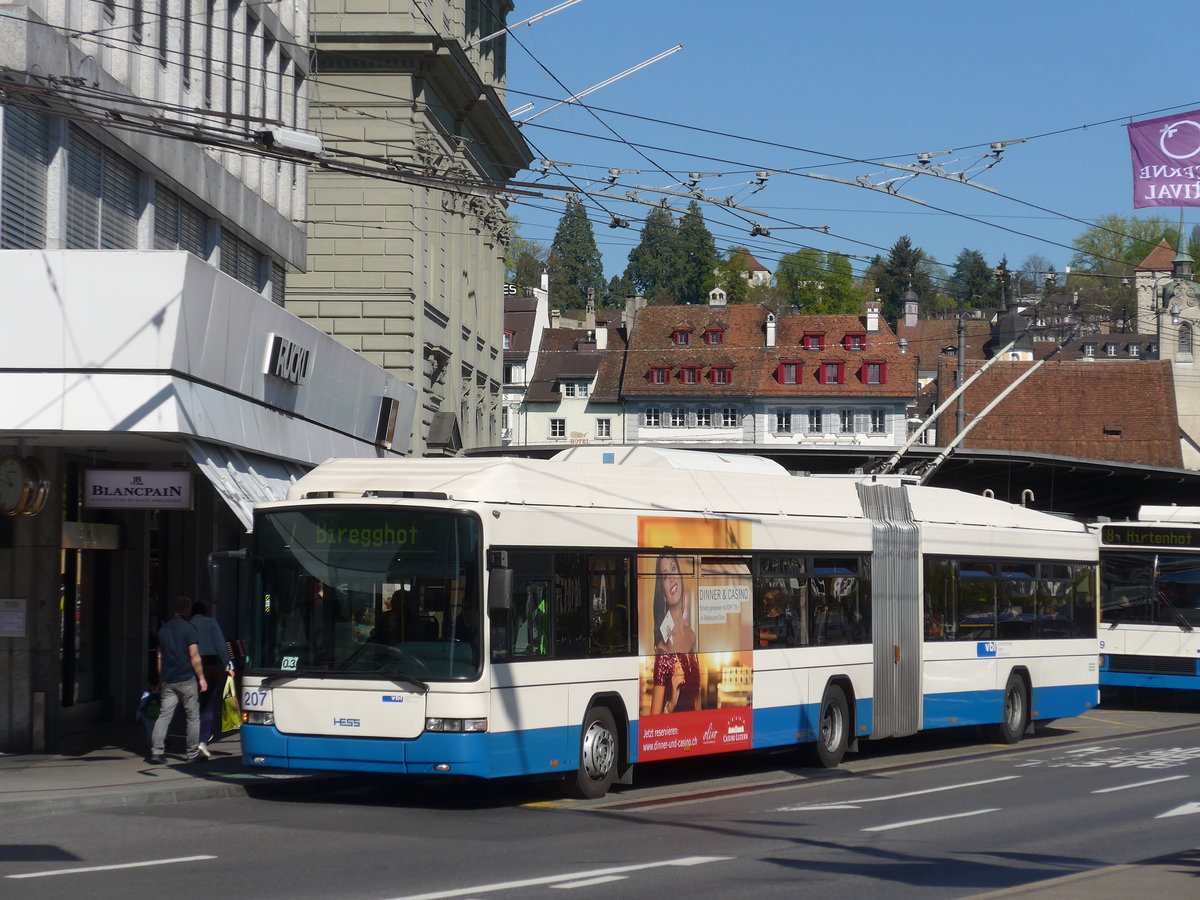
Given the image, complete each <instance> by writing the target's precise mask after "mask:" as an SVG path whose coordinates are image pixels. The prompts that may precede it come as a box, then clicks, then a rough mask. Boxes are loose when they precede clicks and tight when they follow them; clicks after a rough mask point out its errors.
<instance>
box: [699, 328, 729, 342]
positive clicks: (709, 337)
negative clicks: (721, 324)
mask: <svg viewBox="0 0 1200 900" xmlns="http://www.w3.org/2000/svg"><path fill="white" fill-rule="evenodd" d="M704 343H706V344H708V345H709V346H712V345H714V344H723V343H725V332H724V331H722V330H721V329H720V328H709V329H707V330H705V332H704Z"/></svg>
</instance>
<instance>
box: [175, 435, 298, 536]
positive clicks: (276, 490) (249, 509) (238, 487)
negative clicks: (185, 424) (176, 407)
mask: <svg viewBox="0 0 1200 900" xmlns="http://www.w3.org/2000/svg"><path fill="white" fill-rule="evenodd" d="M186 443H187V448H188V453H190V454H191V456H192V460H193V461H194V462H195V463H196V466H197V467H198V468H199V469H200V471H201V472H203V473H204V475H205V477H206V478H208V480H209V481H210V482H212V486H213V487H214V488H215V489H216V491H217V493H218V494H220V495H221V497H222V498H223V499H224V500H225V502H226V503H228V504H229V508H230V509H232V510H233V511H234V513H235V514H236V515H237V517H238V518H239V519H241V520H242V524H243V525H245V526H246V530H247V531H253V530H254V504H256V503H269V502H271V501H274V500H284V499H286V498H287V492H288V488H289V487H291V486H292V484H293V483H294V482H295V481H296V480H297V479H298V478H300V476H301V475H303V474H304V473H305V472H307V471H308V467H307V466H303V465H301V464H300V463H294V462H288V461H287V460H282V459H272V458H270V457H267V456H259V455H257V454H254V453H242V452H241V451H240V450H235V449H233V448H232V447H218V446H216V445H215V444H207V443H204V442H202V441H193V440H189V441H187V442H186Z"/></svg>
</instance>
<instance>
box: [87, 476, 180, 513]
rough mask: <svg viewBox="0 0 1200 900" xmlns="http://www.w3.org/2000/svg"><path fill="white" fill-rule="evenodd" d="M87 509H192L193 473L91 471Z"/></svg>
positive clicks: (88, 478)
mask: <svg viewBox="0 0 1200 900" xmlns="http://www.w3.org/2000/svg"><path fill="white" fill-rule="evenodd" d="M83 496H84V504H83V505H84V506H86V507H88V508H90V509H191V508H192V475H191V473H190V472H173V471H146V470H142V471H135V470H131V469H88V470H87V473H86V474H85V476H84V495H83Z"/></svg>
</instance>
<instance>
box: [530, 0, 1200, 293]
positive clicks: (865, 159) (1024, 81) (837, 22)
mask: <svg viewBox="0 0 1200 900" xmlns="http://www.w3.org/2000/svg"><path fill="white" fill-rule="evenodd" d="M556 2H558V0H535V2H526V0H518V2H517V4H516V10H515V11H514V12H513V13H512V15H511V16H510V17H509V20H510V22H512V23H515V22H519V21H520V20H522V19H524V18H527V17H529V16H531V15H534V14H536V13H538V12H541V11H543V10H546V9H549V8H550V7H552V6H554V5H555V4H556ZM1186 11H1187V6H1186V5H1181V4H1179V3H1177V2H1176V3H1165V2H1158V0H1143V2H1140V3H1138V4H1133V5H1131V4H1128V3H1120V4H1118V3H1116V2H1111V0H1090V2H1083V0H1042V2H1026V0H1009V2H1007V3H990V4H983V3H963V2H955V3H952V2H944V0H926V2H923V3H919V4H900V3H885V2H882V0H863V2H855V0H844V2H841V3H832V4H817V3H805V2H799V0H745V2H742V3H728V2H716V0H695V2H680V0H582V2H580V3H578V4H576V5H575V6H572V7H570V8H568V9H565V10H563V11H561V12H559V13H557V14H555V15H554V16H551V17H550V18H548V19H545V20H543V21H541V22H539V23H537V24H534V25H532V26H529V27H522V28H518V29H517V30H516V31H515V32H514V37H510V39H509V47H508V89H509V93H508V98H507V100H508V108H509V110H510V111H511V110H515V109H517V108H518V107H520V106H521V105H522V104H524V103H527V102H529V101H532V102H534V103H535V106H534V108H533V109H532V110H530V111H528V112H525V113H521V114H519V115H517V116H515V118H516V119H517V120H518V121H520V120H523V119H527V118H528V117H529V116H532V115H534V114H536V113H538V112H540V111H541V110H544V109H546V108H547V107H549V106H550V105H551V104H552V103H553V102H554V101H555V100H559V99H563V98H565V97H566V96H568V95H569V93H572V92H579V91H582V90H585V89H586V88H589V87H591V86H592V85H594V84H597V83H598V82H601V81H603V80H605V79H607V78H610V77H612V76H614V75H616V74H618V73H619V72H622V71H624V70H625V69H628V68H630V67H632V66H634V65H637V64H638V63H640V62H642V61H643V60H646V59H649V58H651V57H653V56H655V55H657V54H659V53H662V52H663V51H665V50H668V49H669V48H671V47H673V46H674V45H676V44H682V45H683V49H682V50H681V51H679V52H677V53H675V54H673V55H672V56H669V57H667V58H665V59H663V60H661V61H659V62H657V63H655V64H654V65H652V66H650V67H648V68H645V69H643V70H641V71H640V72H636V73H634V74H632V75H629V76H628V77H626V78H624V79H622V80H620V81H618V82H616V83H614V84H612V85H609V86H607V87H605V88H602V89H601V90H598V91H596V92H595V93H593V94H590V95H589V96H588V97H586V98H584V100H583V101H582V103H583V104H586V105H588V106H591V107H593V108H595V110H596V113H595V115H593V114H591V113H589V112H588V111H587V110H586V109H582V108H580V107H579V106H578V105H573V106H566V107H560V108H559V109H557V110H554V111H551V112H548V113H546V114H545V115H542V116H540V117H538V118H537V119H536V120H534V121H531V122H529V123H528V124H527V125H523V126H522V132H523V133H524V135H525V136H526V139H527V140H528V141H529V142H530V144H531V145H532V147H533V148H534V152H535V153H536V154H538V156H539V157H540V158H547V159H550V160H553V161H555V162H558V163H569V164H570V165H569V166H562V167H560V168H558V169H557V170H552V171H550V172H549V173H547V174H545V175H544V177H543V173H541V172H538V171H533V172H526V173H522V176H521V178H522V180H525V181H530V182H532V181H534V180H536V179H538V178H541V184H542V185H548V184H554V185H564V184H567V183H568V181H571V182H574V184H575V185H576V186H577V187H578V188H580V189H581V190H583V191H584V192H589V193H594V192H597V191H602V190H604V191H607V192H609V193H615V194H617V195H619V196H621V197H624V196H625V195H626V193H627V192H628V191H630V190H635V189H639V188H659V189H661V188H672V189H674V190H681V187H680V185H679V184H678V182H679V181H683V180H686V178H687V175H686V173H688V172H698V173H701V174H702V175H703V176H704V177H703V178H701V180H700V181H699V183H698V186H699V187H700V188H702V189H704V190H705V191H706V193H707V195H708V196H712V197H719V198H725V197H731V196H732V197H733V198H734V201H735V202H736V203H738V204H739V205H743V206H746V207H749V208H752V209H753V210H755V211H756V212H753V213H751V212H741V213H736V214H735V213H732V212H731V211H729V210H724V209H721V208H719V207H716V206H713V205H707V204H706V205H705V206H704V212H705V218H706V220H707V222H708V224H709V229H710V230H711V231H712V232H713V234H714V236H715V237H716V239H717V244H718V247H719V248H721V249H725V248H727V247H729V246H732V245H735V244H741V245H747V246H749V247H750V248H751V250H752V252H753V253H754V254H755V256H757V257H758V258H759V259H760V260H761V261H762V262H763V263H764V264H765V265H766V266H767V267H768V268H771V269H774V267H775V263H776V262H777V261H778V259H779V257H780V256H781V255H783V254H784V253H787V252H790V251H792V250H795V249H797V248H798V247H799V246H801V245H807V246H813V247H817V248H818V249H821V250H827V251H828V250H832V251H838V252H842V253H847V254H851V255H852V256H859V257H864V259H863V260H861V261H855V270H856V271H857V272H861V270H862V268H863V267H864V266H865V265H866V258H869V257H871V256H873V255H875V254H876V253H881V254H884V255H886V251H887V249H888V248H890V247H891V246H892V245H893V244H894V243H895V241H896V240H897V238H899V237H900V235H903V234H907V235H909V236H910V237H911V238H912V240H913V242H914V243H915V244H916V245H917V246H919V247H921V248H922V249H923V250H925V251H926V253H928V254H929V255H931V256H932V257H933V258H934V259H936V260H937V261H938V262H940V263H942V264H943V265H945V266H947V267H948V268H949V267H952V266H953V263H954V259H955V257H956V256H957V255H958V253H959V251H960V250H962V249H963V248H964V247H969V248H971V249H975V250H979V251H981V252H982V253H983V254H984V256H985V257H986V259H987V261H988V263H989V264H992V265H995V264H996V263H998V262H999V260H1000V258H1001V257H1002V256H1005V255H1006V256H1007V257H1008V261H1009V265H1010V267H1011V268H1018V267H1019V266H1020V265H1021V264H1022V263H1023V262H1024V261H1025V260H1026V259H1028V258H1029V257H1030V256H1031V255H1033V254H1036V255H1038V256H1041V257H1044V258H1045V259H1047V260H1049V261H1050V262H1051V263H1052V264H1053V265H1054V267H1055V268H1056V269H1058V270H1060V271H1061V270H1062V268H1063V266H1065V265H1067V264H1069V263H1070V260H1071V256H1072V250H1071V249H1069V248H1070V245H1071V243H1072V241H1073V240H1074V239H1075V238H1076V237H1077V236H1078V235H1079V234H1080V233H1082V232H1083V231H1084V230H1085V228H1086V227H1087V226H1086V222H1090V221H1093V220H1095V219H1096V218H1098V217H1100V216H1102V215H1105V214H1109V213H1117V214H1120V215H1123V216H1129V215H1133V214H1135V211H1134V209H1133V201H1132V180H1131V174H1130V172H1131V165H1130V159H1129V145H1128V139H1127V137H1126V131H1125V127H1124V125H1125V124H1126V123H1127V122H1129V121H1135V120H1138V119H1144V118H1152V117H1154V116H1158V115H1167V114H1168V113H1171V112H1184V111H1189V110H1192V109H1196V108H1200V85H1196V84H1194V83H1193V82H1194V79H1191V78H1189V77H1188V74H1187V69H1188V66H1187V64H1186V63H1185V62H1182V60H1183V59H1185V58H1186V56H1187V53H1186V51H1184V52H1183V53H1182V54H1181V52H1180V51H1181V48H1182V47H1184V46H1186V44H1187V40H1188V39H1187V38H1186V33H1187V29H1188V27H1189V26H1188V23H1187V21H1186V19H1187V18H1188V17H1187V16H1186V15H1185V13H1186ZM556 81H557V82H561V83H562V85H563V86H564V87H565V90H564V87H560V86H559V84H558V83H556ZM1022 138H1025V139H1027V140H1026V141H1025V142H1024V143H1017V144H1012V145H1010V146H1008V147H1007V148H1006V149H1005V150H1004V151H1003V153H1002V157H1001V160H1000V161H999V162H998V163H996V164H995V165H993V166H992V167H991V168H990V169H988V170H987V171H983V172H980V173H979V174H976V175H974V176H972V178H971V180H972V182H973V183H975V184H978V185H983V186H986V187H988V188H991V189H992V190H994V191H996V192H998V193H997V194H991V193H989V192H986V191H984V190H980V189H977V188H975V187H971V186H968V185H965V184H961V183H955V182H951V181H947V180H938V179H934V178H929V177H920V178H915V179H910V180H908V181H906V182H905V183H903V184H901V185H899V186H898V188H897V189H898V190H899V191H900V192H901V193H904V194H906V195H909V196H912V197H916V198H918V199H920V200H923V201H925V203H927V204H928V206H920V205H918V204H916V203H912V202H909V201H906V200H903V199H900V198H898V197H893V196H887V195H884V194H882V193H880V192H877V191H872V190H868V189H864V188H861V187H854V186H848V185H843V184H839V183H831V182H824V181H820V180H817V179H814V178H811V177H806V175H813V174H821V175H828V176H832V177H835V178H841V179H845V180H849V181H854V180H855V179H856V178H857V177H859V176H866V177H867V178H868V179H869V180H870V182H871V183H874V184H879V183H881V182H883V181H885V180H887V179H889V178H892V177H896V176H902V175H904V174H905V173H903V172H898V171H894V170H893V171H889V170H888V169H885V168H883V167H881V166H880V165H879V164H878V162H879V161H886V162H890V163H895V164H901V165H910V164H915V163H916V161H917V154H919V153H939V152H940V151H945V150H954V151H955V152H954V153H951V154H948V155H941V156H935V157H933V162H934V163H940V164H942V166H943V167H944V170H945V171H947V172H949V173H957V172H960V171H964V170H971V171H977V169H978V166H979V165H980V164H981V159H983V156H984V154H986V153H987V152H988V151H989V145H990V144H991V143H993V142H998V141H1016V140H1020V139H1022ZM630 145H636V146H637V147H638V148H639V149H635V148H634V147H631V146H630ZM844 158H849V159H851V160H860V162H854V161H852V162H846V161H844ZM983 162H985V163H986V162H987V160H986V159H984V160H983ZM609 168H616V169H630V170H640V172H639V173H638V174H634V173H632V172H627V173H622V174H621V175H620V176H619V179H618V182H617V184H616V185H609V184H608V183H607V182H606V180H605V176H606V174H607V170H608V169H609ZM785 170H786V171H787V172H789V173H794V174H784V172H785ZM756 171H771V172H773V173H778V174H771V175H770V177H768V178H767V179H766V183H765V185H764V186H763V187H762V189H761V190H758V191H757V192H755V193H753V194H751V193H750V191H751V190H753V189H754V188H755V187H756V186H757V185H756V184H754V182H755V174H754V173H755V172H756ZM668 173H669V174H668ZM800 173H805V174H800ZM545 194H546V197H545V198H544V199H539V198H521V200H520V201H519V202H518V203H515V204H513V206H512V207H511V212H513V213H514V214H515V215H516V217H517V219H518V221H519V223H520V224H519V231H520V233H521V235H522V236H523V237H526V238H528V239H530V240H534V241H538V242H540V243H543V244H545V245H547V246H548V245H549V244H550V241H551V240H552V239H553V236H554V228H555V226H556V224H557V222H558V219H559V217H560V216H561V213H562V202H561V197H562V192H561V191H557V190H546V191H545ZM638 196H640V197H644V198H650V199H653V200H657V199H659V197H660V196H661V195H656V194H653V193H650V192H647V191H644V190H640V191H639V192H638ZM672 203H673V205H674V206H675V207H676V208H678V209H683V208H685V207H686V203H687V201H686V199H673V200H672ZM935 207H936V209H935ZM588 208H589V212H590V215H591V217H592V220H593V224H594V227H595V231H596V238H597V243H598V245H599V247H600V250H601V252H602V254H603V256H604V264H605V271H606V274H607V275H608V276H610V277H611V276H612V275H615V274H620V272H621V271H623V269H624V266H625V256H626V254H627V253H628V251H629V249H630V248H631V247H632V246H634V245H635V244H636V243H637V240H638V226H639V220H640V219H641V218H643V217H644V216H645V214H646V212H647V211H648V207H645V206H640V205H637V204H633V203H629V202H626V201H624V200H611V199H605V198H602V197H598V198H596V199H595V200H594V201H590V202H589V204H588ZM939 210H941V211H939ZM1156 212H1157V213H1158V214H1159V215H1166V216H1167V217H1169V218H1170V219H1171V221H1178V216H1179V212H1178V210H1170V209H1167V210H1158V211H1155V210H1142V211H1138V213H1137V214H1139V215H1153V214H1155V213H1156ZM1189 212H1190V213H1191V214H1190V215H1189V216H1188V218H1187V224H1188V226H1189V227H1190V225H1191V224H1193V223H1194V222H1196V221H1200V213H1197V212H1196V211H1194V210H1192V211H1189ZM614 215H615V216H618V217H623V218H627V219H629V220H630V224H631V226H632V227H631V228H629V229H614V228H609V227H608V222H609V220H610V218H611V217H612V216H614ZM973 220H978V221H973ZM1076 220H1083V222H1080V221H1076ZM754 224H760V225H762V226H764V227H766V228H767V229H768V230H770V232H771V234H770V236H769V237H751V235H750V231H751V229H752V228H753V225H754ZM797 226H814V227H821V226H828V228H829V232H830V233H829V234H828V235H826V234H824V233H821V232H818V231H812V230H806V229H804V228H801V227H797ZM1005 229H1008V230H1005Z"/></svg>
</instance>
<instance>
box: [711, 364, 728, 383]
mask: <svg viewBox="0 0 1200 900" xmlns="http://www.w3.org/2000/svg"><path fill="white" fill-rule="evenodd" d="M708 375H709V378H710V379H711V380H712V383H713V384H732V383H733V367H732V366H713V367H712V368H710V369H709V370H708Z"/></svg>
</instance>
